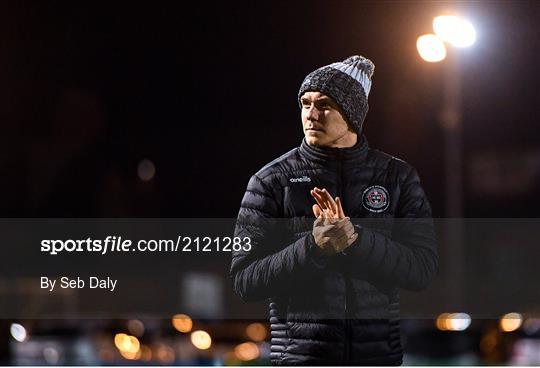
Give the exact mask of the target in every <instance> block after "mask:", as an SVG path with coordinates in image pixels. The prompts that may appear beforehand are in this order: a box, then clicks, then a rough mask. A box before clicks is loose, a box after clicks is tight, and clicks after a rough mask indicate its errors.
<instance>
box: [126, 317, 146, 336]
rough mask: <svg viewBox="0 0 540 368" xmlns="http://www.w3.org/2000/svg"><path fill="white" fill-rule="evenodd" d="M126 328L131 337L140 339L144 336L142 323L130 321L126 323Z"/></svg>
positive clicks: (135, 320)
mask: <svg viewBox="0 0 540 368" xmlns="http://www.w3.org/2000/svg"><path fill="white" fill-rule="evenodd" d="M127 328H128V330H129V332H130V333H131V334H132V335H135V336H137V337H141V336H142V335H143V334H144V323H142V322H141V321H139V320H138V319H132V320H130V321H129V322H128V324H127Z"/></svg>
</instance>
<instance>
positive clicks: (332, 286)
mask: <svg viewBox="0 0 540 368" xmlns="http://www.w3.org/2000/svg"><path fill="white" fill-rule="evenodd" d="M315 186H317V187H319V188H326V189H327V190H328V191H329V192H330V193H331V194H332V195H333V196H339V197H340V198H341V200H342V204H343V207H344V212H345V214H346V215H347V216H349V217H350V218H351V221H352V222H353V224H354V226H355V228H356V230H357V232H358V233H359V237H358V239H357V240H356V241H355V242H354V243H353V244H352V245H351V246H350V247H349V248H347V249H346V251H345V252H343V253H340V254H337V255H333V256H324V255H321V253H320V252H316V251H315V250H316V247H317V245H316V244H315V241H314V238H313V236H312V235H311V231H312V226H313V221H314V216H313V214H312V205H313V204H314V203H315V201H314V199H313V198H312V197H311V195H310V190H311V189H312V188H313V187H315ZM430 217H431V209H430V205H429V203H428V201H427V199H426V196H425V194H424V191H423V189H422V187H421V185H420V181H419V178H418V175H417V173H416V170H415V169H414V168H412V167H411V166H410V165H409V164H407V163H405V162H404V161H402V160H400V159H397V158H395V157H392V156H390V155H388V154H385V153H383V152H381V151H378V150H374V149H371V148H369V147H368V144H367V141H366V139H365V137H363V136H362V137H361V139H359V140H358V143H357V144H356V145H355V146H353V147H350V148H320V147H314V146H310V145H309V144H307V142H306V141H305V140H304V141H303V142H302V144H301V146H300V147H298V148H295V149H293V150H291V151H290V152H288V153H286V154H284V155H283V156H281V157H279V158H278V159H276V160H274V161H272V162H271V163H269V164H268V165H266V166H265V167H263V168H262V169H261V170H260V171H259V172H257V173H256V174H255V175H253V176H252V177H251V179H250V181H249V183H248V186H247V190H246V192H245V195H244V197H243V199H242V204H241V208H240V212H239V214H238V219H237V224H236V229H235V236H240V237H250V239H251V244H252V248H251V249H250V250H249V251H245V250H243V249H241V250H239V251H235V252H233V254H232V264H231V278H232V282H233V285H234V289H235V291H236V293H237V294H238V295H240V297H241V298H242V299H244V300H245V301H260V300H265V299H267V300H268V301H269V309H270V311H269V312H270V326H271V353H270V359H271V363H272V364H274V365H400V364H401V363H402V356H403V351H402V346H401V336H400V327H399V293H398V290H399V289H400V288H401V289H407V290H421V289H424V288H426V287H427V285H428V284H429V283H430V281H431V280H432V278H433V277H434V275H435V273H436V270H437V266H438V255H437V244H436V237H435V231H434V226H433V221H432V219H431V218H430Z"/></svg>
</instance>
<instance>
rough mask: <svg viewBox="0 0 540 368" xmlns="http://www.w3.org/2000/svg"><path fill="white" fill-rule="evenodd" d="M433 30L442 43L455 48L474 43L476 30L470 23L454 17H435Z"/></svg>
mask: <svg viewBox="0 0 540 368" xmlns="http://www.w3.org/2000/svg"><path fill="white" fill-rule="evenodd" d="M433 30H434V31H435V33H436V34H437V36H439V37H440V38H441V39H442V40H443V41H446V42H448V43H450V44H452V45H454V46H456V47H469V46H472V45H473V44H474V42H475V41H476V30H475V29H474V26H473V25H472V23H471V22H469V21H468V20H466V19H463V18H460V17H456V16H454V15H441V16H438V17H435V18H434V19H433Z"/></svg>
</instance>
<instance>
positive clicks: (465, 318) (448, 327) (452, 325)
mask: <svg viewBox="0 0 540 368" xmlns="http://www.w3.org/2000/svg"><path fill="white" fill-rule="evenodd" d="M436 325H437V328H438V329H439V330H441V331H465V330H466V329H467V328H469V326H470V325H471V317H470V316H469V315H468V314H467V313H443V314H441V315H440V316H439V317H437V322H436Z"/></svg>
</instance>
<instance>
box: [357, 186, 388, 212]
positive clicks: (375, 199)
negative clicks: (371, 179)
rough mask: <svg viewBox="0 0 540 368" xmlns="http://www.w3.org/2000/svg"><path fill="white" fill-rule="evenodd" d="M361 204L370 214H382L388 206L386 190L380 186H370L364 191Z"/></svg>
mask: <svg viewBox="0 0 540 368" xmlns="http://www.w3.org/2000/svg"><path fill="white" fill-rule="evenodd" d="M362 204H363V206H364V208H365V209H366V210H368V211H370V212H375V213H379V212H383V211H385V210H386V209H387V208H388V206H389V205H390V196H389V195H388V191H387V190H386V188H384V187H382V186H380V185H372V186H370V187H368V188H367V189H366V190H364V194H363V195H362Z"/></svg>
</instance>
